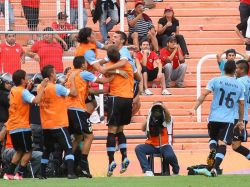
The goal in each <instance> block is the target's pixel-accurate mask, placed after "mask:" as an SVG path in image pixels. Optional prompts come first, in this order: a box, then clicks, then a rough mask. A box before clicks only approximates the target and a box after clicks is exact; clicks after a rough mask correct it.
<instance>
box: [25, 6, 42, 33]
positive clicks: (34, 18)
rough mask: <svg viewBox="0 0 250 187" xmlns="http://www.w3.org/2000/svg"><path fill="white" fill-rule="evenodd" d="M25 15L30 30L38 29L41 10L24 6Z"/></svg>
mask: <svg viewBox="0 0 250 187" xmlns="http://www.w3.org/2000/svg"><path fill="white" fill-rule="evenodd" d="M23 13H24V16H25V19H26V20H27V25H28V28H29V29H32V28H37V26H38V23H39V8H31V7H27V6H23Z"/></svg>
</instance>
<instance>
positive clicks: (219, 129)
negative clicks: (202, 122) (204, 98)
mask: <svg viewBox="0 0 250 187" xmlns="http://www.w3.org/2000/svg"><path fill="white" fill-rule="evenodd" d="M233 129H234V124H233V123H223V122H214V121H213V122H209V123H208V135H209V137H210V138H211V139H213V140H215V141H218V140H220V141H223V142H225V143H226V144H227V145H231V144H232V138H233Z"/></svg>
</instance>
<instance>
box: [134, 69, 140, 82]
mask: <svg viewBox="0 0 250 187" xmlns="http://www.w3.org/2000/svg"><path fill="white" fill-rule="evenodd" d="M134 79H135V80H137V81H139V82H140V81H141V75H140V73H139V72H138V71H137V72H136V73H134Z"/></svg>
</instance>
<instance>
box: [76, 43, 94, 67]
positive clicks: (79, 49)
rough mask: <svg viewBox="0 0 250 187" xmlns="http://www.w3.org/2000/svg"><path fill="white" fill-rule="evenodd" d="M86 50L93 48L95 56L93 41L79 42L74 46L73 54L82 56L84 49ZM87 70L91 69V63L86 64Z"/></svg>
mask: <svg viewBox="0 0 250 187" xmlns="http://www.w3.org/2000/svg"><path fill="white" fill-rule="evenodd" d="M88 50H93V51H94V52H95V54H96V56H97V47H96V44H95V43H94V44H93V43H87V44H86V43H80V45H79V46H78V47H77V48H76V51H75V56H84V54H85V53H86V51H88ZM87 70H88V71H93V67H92V65H90V64H89V62H88V64H87Z"/></svg>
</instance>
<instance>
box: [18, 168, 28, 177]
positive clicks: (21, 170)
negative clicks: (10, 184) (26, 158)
mask: <svg viewBox="0 0 250 187" xmlns="http://www.w3.org/2000/svg"><path fill="white" fill-rule="evenodd" d="M25 169H26V166H21V165H20V166H19V168H18V171H17V172H18V173H19V175H21V176H23V174H24V171H25Z"/></svg>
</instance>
